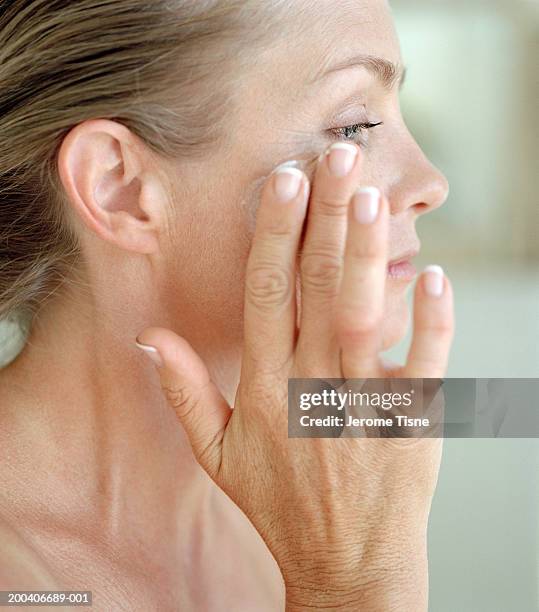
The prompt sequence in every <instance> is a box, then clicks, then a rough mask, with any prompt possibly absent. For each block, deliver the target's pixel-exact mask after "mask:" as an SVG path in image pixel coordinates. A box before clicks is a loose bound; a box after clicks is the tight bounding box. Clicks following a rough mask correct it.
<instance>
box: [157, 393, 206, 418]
mask: <svg viewBox="0 0 539 612" xmlns="http://www.w3.org/2000/svg"><path fill="white" fill-rule="evenodd" d="M163 391H164V393H165V397H166V398H167V401H168V403H169V404H170V406H171V407H172V408H174V410H175V411H176V414H177V415H178V416H179V417H180V418H185V417H188V416H189V415H190V414H191V413H192V412H193V411H194V410H196V407H197V405H198V403H199V401H200V398H198V397H196V396H193V394H192V393H190V391H189V389H188V388H187V387H186V386H183V387H182V386H174V387H170V386H165V387H163Z"/></svg>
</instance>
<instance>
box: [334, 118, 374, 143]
mask: <svg viewBox="0 0 539 612" xmlns="http://www.w3.org/2000/svg"><path fill="white" fill-rule="evenodd" d="M383 124H384V122H383V121H379V122H378V123H354V124H353V125H347V126H344V127H341V128H335V129H333V130H329V131H330V132H331V134H332V135H333V136H335V137H336V138H338V139H339V140H354V141H356V142H358V143H359V144H363V145H366V144H367V138H366V135H367V132H368V130H372V129H373V128H375V127H377V126H379V125H383Z"/></svg>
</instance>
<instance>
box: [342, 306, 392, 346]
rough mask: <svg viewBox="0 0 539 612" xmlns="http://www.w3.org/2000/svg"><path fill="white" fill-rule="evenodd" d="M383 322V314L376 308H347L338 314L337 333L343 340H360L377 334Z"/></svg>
mask: <svg viewBox="0 0 539 612" xmlns="http://www.w3.org/2000/svg"><path fill="white" fill-rule="evenodd" d="M381 324H382V315H381V314H380V313H378V312H375V311H374V310H368V311H366V312H362V311H361V309H351V308H345V309H342V310H341V311H340V312H339V314H338V316H337V321H336V327H337V334H338V337H339V339H340V340H341V341H343V340H345V341H348V342H350V341H352V342H356V341H357V342H360V341H361V340H365V339H366V338H369V337H371V336H373V335H374V334H377V333H378V331H379V329H380V327H381Z"/></svg>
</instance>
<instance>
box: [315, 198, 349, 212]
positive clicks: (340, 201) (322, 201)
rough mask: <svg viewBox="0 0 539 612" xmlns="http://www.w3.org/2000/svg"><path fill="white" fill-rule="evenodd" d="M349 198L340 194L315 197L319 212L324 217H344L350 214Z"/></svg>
mask: <svg viewBox="0 0 539 612" xmlns="http://www.w3.org/2000/svg"><path fill="white" fill-rule="evenodd" d="M348 204H349V202H348V200H347V199H346V198H343V197H342V196H339V195H338V194H335V195H331V194H324V195H322V196H319V197H318V198H316V199H315V203H314V208H316V211H317V214H320V215H322V216H324V217H343V216H346V215H347V214H348Z"/></svg>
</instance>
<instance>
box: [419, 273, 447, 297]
mask: <svg viewBox="0 0 539 612" xmlns="http://www.w3.org/2000/svg"><path fill="white" fill-rule="evenodd" d="M423 275H424V281H423V282H424V286H425V291H426V292H427V294H428V295H431V296H432V297H440V296H441V295H442V293H443V292H444V271H443V269H442V268H441V267H440V266H427V267H426V268H425V269H424V270H423Z"/></svg>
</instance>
